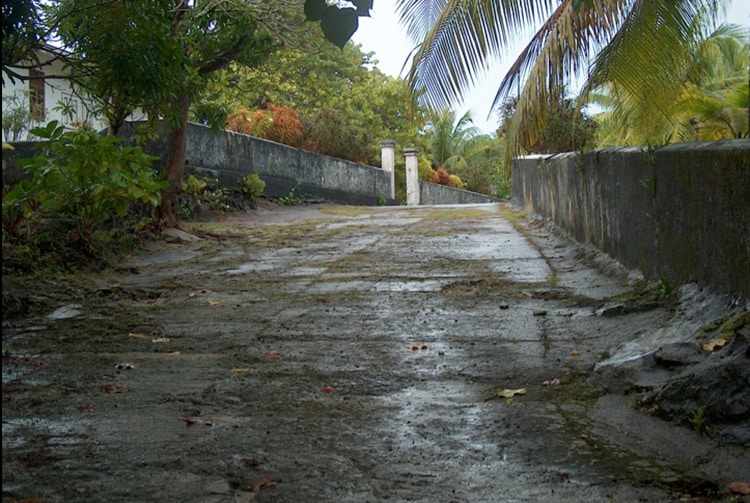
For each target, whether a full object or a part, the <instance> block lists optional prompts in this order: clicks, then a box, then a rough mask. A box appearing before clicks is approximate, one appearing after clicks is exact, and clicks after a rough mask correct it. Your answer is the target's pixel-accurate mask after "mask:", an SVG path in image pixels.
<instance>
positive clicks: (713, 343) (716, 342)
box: [703, 339, 727, 353]
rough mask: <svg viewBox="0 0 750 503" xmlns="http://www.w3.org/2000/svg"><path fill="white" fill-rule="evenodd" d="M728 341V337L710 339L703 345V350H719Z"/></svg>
mask: <svg viewBox="0 0 750 503" xmlns="http://www.w3.org/2000/svg"><path fill="white" fill-rule="evenodd" d="M726 343H727V340H726V339H713V340H710V341H708V342H707V343H705V344H704V345H703V351H708V352H709V353H710V352H712V351H716V350H719V349H721V348H723V347H724V346H725V345H726Z"/></svg>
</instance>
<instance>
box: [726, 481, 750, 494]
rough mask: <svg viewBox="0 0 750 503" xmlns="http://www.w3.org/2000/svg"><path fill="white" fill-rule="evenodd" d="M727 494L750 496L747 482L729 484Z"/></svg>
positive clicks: (749, 487)
mask: <svg viewBox="0 0 750 503" xmlns="http://www.w3.org/2000/svg"><path fill="white" fill-rule="evenodd" d="M729 492H732V493H734V494H742V495H743V496H746V495H748V494H750V483H748V482H732V483H731V484H729Z"/></svg>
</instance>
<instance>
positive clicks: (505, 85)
mask: <svg viewBox="0 0 750 503" xmlns="http://www.w3.org/2000/svg"><path fill="white" fill-rule="evenodd" d="M726 4H727V0H673V1H669V2H665V1H654V0H429V1H425V0H398V2H397V11H398V13H399V16H400V18H401V23H402V24H403V25H405V27H406V29H407V33H408V35H409V36H410V37H411V38H412V39H414V40H415V41H417V42H418V44H419V45H418V46H417V48H416V49H415V52H414V57H413V60H412V66H411V69H410V71H409V74H408V80H409V82H410V85H411V87H412V90H413V91H414V92H417V91H421V90H424V94H422V99H423V100H424V101H426V102H427V103H428V104H429V105H430V106H431V107H433V108H436V109H440V108H446V107H449V106H450V105H453V104H455V103H456V102H458V101H460V99H461V98H462V97H463V93H465V92H466V91H467V89H468V87H469V86H470V85H471V84H472V83H473V82H474V81H475V79H476V78H477V76H478V75H479V74H480V72H484V70H485V69H486V68H487V66H488V62H489V61H490V59H491V58H494V57H496V56H499V55H501V54H502V52H503V49H504V48H507V47H508V46H509V45H510V42H511V41H512V40H513V39H514V38H515V37H516V34H517V33H519V32H522V30H524V29H529V28H535V29H537V31H536V32H535V34H534V35H533V37H532V39H531V41H530V42H529V44H528V45H527V46H526V48H525V49H524V50H523V51H522V53H521V55H520V56H519V57H518V58H517V59H516V60H515V62H514V63H513V65H512V66H511V68H510V70H509V71H508V73H507V74H506V75H505V76H504V77H503V78H502V80H501V81H500V84H499V88H498V90H497V93H496V95H495V99H494V102H493V107H492V108H493V110H495V109H497V108H499V107H500V106H501V105H502V103H504V102H505V101H506V100H507V99H508V98H510V97H512V96H516V97H517V99H518V106H517V108H516V111H515V113H514V115H513V118H512V121H511V124H509V125H508V142H509V147H510V148H509V149H508V152H509V154H511V155H512V154H514V153H518V151H519V147H518V146H519V145H520V144H522V142H521V140H522V139H524V140H526V143H533V139H534V138H535V137H537V136H538V135H539V132H540V131H541V130H542V128H543V125H544V114H543V113H541V111H542V110H543V104H544V103H545V102H546V101H547V100H548V99H549V97H550V96H555V95H556V93H557V92H558V90H559V89H560V88H562V87H564V86H565V85H566V84H568V83H570V82H571V81H572V80H573V78H574V77H577V76H580V75H581V74H583V73H584V72H586V71H587V74H586V82H585V85H584V88H583V92H582V95H581V98H580V100H581V103H582V102H583V100H584V99H585V97H586V96H587V95H588V93H589V92H590V91H591V90H592V89H594V88H596V87H598V86H600V85H602V84H603V83H605V82H615V83H617V85H618V86H621V88H622V89H625V90H630V89H639V90H641V91H645V92H646V93H647V94H645V96H648V98H649V102H650V103H651V104H652V105H653V106H654V108H655V110H657V111H662V113H663V111H664V110H665V107H666V104H667V103H668V102H669V101H670V100H669V98H670V96H673V95H674V94H675V93H674V89H675V86H680V85H682V83H681V82H680V81H678V80H677V79H676V76H678V75H680V71H681V69H683V68H684V57H685V54H684V51H681V50H679V48H681V47H693V46H695V44H696V40H697V39H698V38H699V37H700V36H701V35H702V34H704V33H705V29H703V30H696V29H695V23H696V22H699V24H700V26H701V27H702V28H705V27H710V26H711V25H712V23H713V22H714V21H715V19H716V18H717V16H718V14H719V13H721V12H722V11H724V9H725V8H726ZM537 27H538V28H537ZM676 49H677V50H676Z"/></svg>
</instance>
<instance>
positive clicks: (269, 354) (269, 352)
mask: <svg viewBox="0 0 750 503" xmlns="http://www.w3.org/2000/svg"><path fill="white" fill-rule="evenodd" d="M280 354H281V353H279V352H278V351H274V350H271V351H266V356H279V355H280Z"/></svg>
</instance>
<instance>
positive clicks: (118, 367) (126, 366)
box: [115, 363, 135, 372]
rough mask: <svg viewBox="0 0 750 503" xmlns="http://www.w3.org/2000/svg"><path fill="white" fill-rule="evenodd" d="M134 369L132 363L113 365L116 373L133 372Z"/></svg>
mask: <svg viewBox="0 0 750 503" xmlns="http://www.w3.org/2000/svg"><path fill="white" fill-rule="evenodd" d="M134 368H135V365H133V364H132V363H118V364H117V365H115V370H116V371H118V372H122V371H123V370H133V369H134Z"/></svg>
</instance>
